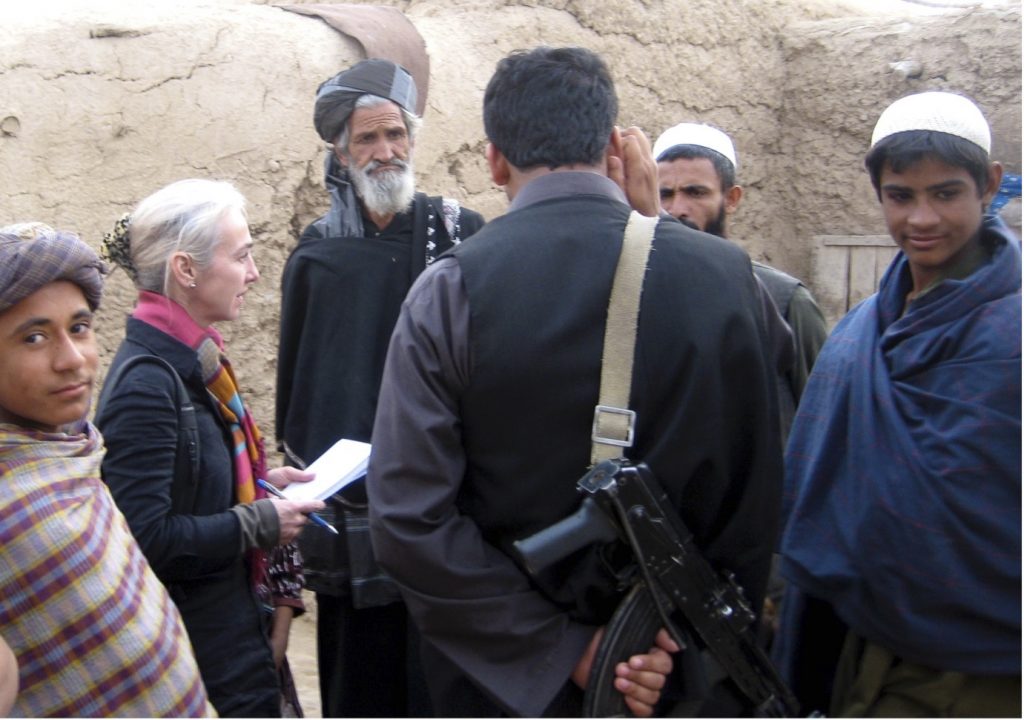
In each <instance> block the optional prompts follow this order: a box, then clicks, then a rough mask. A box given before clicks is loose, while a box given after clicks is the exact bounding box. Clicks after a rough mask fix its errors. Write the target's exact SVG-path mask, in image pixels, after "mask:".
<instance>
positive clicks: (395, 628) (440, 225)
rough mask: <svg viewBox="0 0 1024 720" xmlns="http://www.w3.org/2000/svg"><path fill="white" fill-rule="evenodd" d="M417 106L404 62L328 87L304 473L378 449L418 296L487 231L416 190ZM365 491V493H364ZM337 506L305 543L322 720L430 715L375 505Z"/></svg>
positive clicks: (291, 353)
mask: <svg viewBox="0 0 1024 720" xmlns="http://www.w3.org/2000/svg"><path fill="white" fill-rule="evenodd" d="M416 99H417V88H416V84H415V82H414V81H413V78H412V76H411V75H410V74H409V73H408V72H407V71H406V70H405V68H403V67H401V66H400V65H397V64H395V63H393V62H391V61H390V60H383V59H380V58H371V59H368V60H363V61H361V62H359V63H356V64H355V65H354V66H352V67H351V68H348V69H346V70H343V71H342V72H340V73H338V74H337V75H335V76H334V77H332V78H330V79H328V80H327V81H325V82H324V83H322V84H321V85H320V87H319V88H318V90H317V93H316V101H315V103H314V108H313V125H314V127H315V129H316V132H317V134H318V135H319V136H320V138H321V139H322V140H323V141H324V142H325V143H328V146H327V149H326V152H325V155H324V170H325V174H324V183H325V185H326V187H327V191H328V193H329V195H330V199H331V207H330V209H329V210H328V211H327V213H326V214H324V215H323V216H321V217H320V218H318V219H317V220H315V221H314V222H313V223H312V224H310V225H309V226H308V227H307V228H306V229H305V230H304V231H303V233H302V236H301V237H300V238H299V243H298V245H297V247H296V248H295V249H294V250H293V251H292V254H291V256H290V257H289V258H288V262H287V264H286V265H285V269H284V275H283V277H282V280H281V333H280V344H279V349H278V366H277V396H276V401H277V411H276V423H275V426H276V432H277V443H278V448H279V449H280V450H281V451H282V452H284V453H285V456H286V458H287V459H288V461H289V463H290V464H294V465H297V466H299V467H303V466H305V465H307V464H309V463H310V462H312V461H313V460H315V459H316V458H318V457H319V456H320V455H321V454H322V453H323V452H324V451H325V450H327V449H328V448H330V447H331V446H332V445H333V444H334V443H335V441H337V440H339V439H340V438H348V439H350V440H359V441H363V442H369V440H370V432H371V430H372V428H373V421H374V414H375V411H376V406H377V392H378V389H379V387H380V379H381V373H382V371H383V368H384V357H385V353H386V352H387V345H388V339H389V338H390V336H391V330H392V328H393V327H394V325H395V321H396V319H397V318H398V312H399V309H400V307H401V304H402V300H403V298H404V297H405V294H406V292H407V291H408V290H409V287H410V286H411V285H412V283H413V281H414V280H415V279H416V278H417V276H418V275H419V274H420V273H421V272H422V271H423V269H424V268H425V267H426V266H427V265H430V264H431V263H432V262H433V261H434V259H435V258H436V257H437V256H439V255H440V254H441V253H443V252H444V251H445V250H447V249H448V248H450V247H452V246H454V245H457V244H458V243H459V242H460V241H461V240H462V239H464V238H467V237H469V236H470V235H472V234H473V233H474V232H476V231H477V230H478V229H479V228H480V227H481V226H482V225H483V218H482V217H481V216H480V215H479V214H478V213H476V212H473V211H472V210H469V209H466V208H462V207H460V206H459V203H458V202H457V201H455V200H452V199H450V198H444V197H440V196H432V197H428V196H427V195H426V194H425V193H422V192H416V189H415V178H414V174H413V150H414V147H415V141H416V132H417V130H418V129H419V127H420V124H421V120H420V118H418V117H417V116H416V115H415V114H414V113H415V109H416V107H417V102H416ZM358 485H359V486H360V487H359V488H354V489H353V492H356V493H361V492H362V487H361V486H362V483H359V484H358ZM327 507H328V511H327V513H326V517H327V518H328V520H331V521H333V523H334V525H335V527H337V528H338V529H339V530H342V529H344V532H341V533H340V535H330V534H329V533H316V535H319V537H314V533H304V534H303V535H304V537H302V538H301V539H300V541H299V546H300V549H301V550H302V553H303V556H304V560H305V574H306V580H307V585H308V587H310V588H311V589H312V590H314V591H315V592H316V597H317V612H318V615H317V653H318V662H319V670H320V697H321V704H322V708H323V714H324V717H377V716H381V717H395V716H398V717H402V716H418V715H424V714H429V705H428V702H427V700H426V690H425V689H423V687H424V685H423V681H422V680H421V679H419V677H418V670H416V669H414V670H409V669H408V668H409V663H410V662H412V661H410V660H409V657H408V656H407V653H406V648H407V647H409V648H415V647H416V646H417V645H418V640H417V639H416V638H411V637H407V625H409V623H408V622H407V614H406V610H405V606H404V604H403V603H402V602H401V600H400V598H399V595H398V590H397V588H396V587H395V586H394V584H393V583H392V582H391V581H390V579H388V578H387V577H386V576H385V575H384V574H383V573H381V572H380V570H379V568H378V567H377V566H376V563H375V562H374V559H373V555H372V551H371V548H370V540H369V536H368V533H367V521H366V498H365V496H358V495H356V496H352V495H349V496H348V497H346V498H345V499H344V500H342V501H339V500H338V499H337V498H334V499H331V500H329V501H328V503H327ZM410 631H411V628H410ZM407 661H408V662H407ZM412 666H413V667H414V668H418V662H413V663H412Z"/></svg>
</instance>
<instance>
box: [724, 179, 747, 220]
mask: <svg viewBox="0 0 1024 720" xmlns="http://www.w3.org/2000/svg"><path fill="white" fill-rule="evenodd" d="M742 199H743V188H742V187H740V186H739V185H733V186H732V187H731V188H729V190H728V192H726V193H725V212H726V214H727V215H732V214H733V213H734V212H736V208H738V207H739V206H740V200H742Z"/></svg>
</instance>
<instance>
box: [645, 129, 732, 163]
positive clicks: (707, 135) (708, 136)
mask: <svg viewBox="0 0 1024 720" xmlns="http://www.w3.org/2000/svg"><path fill="white" fill-rule="evenodd" d="M676 145H700V146H701V147H706V148H708V149H709V150H714V151H715V152H717V153H720V154H722V155H724V156H725V157H726V158H727V159H728V160H729V162H731V163H732V166H733V168H735V167H736V150H735V149H734V148H733V146H732V140H730V139H729V136H728V135H726V134H725V133H724V132H722V131H721V130H719V129H718V128H713V127H711V126H710V125H702V124H700V123H679V124H678V125H674V126H672V127H670V128H669V129H668V130H666V131H665V132H663V133H662V134H661V136H660V137H659V138H658V140H657V142H655V143H654V150H653V153H654V159H655V160H657V159H658V157H659V156H660V155H661V154H662V153H663V152H665V151H666V150H670V149H671V148H674V147H675V146H676Z"/></svg>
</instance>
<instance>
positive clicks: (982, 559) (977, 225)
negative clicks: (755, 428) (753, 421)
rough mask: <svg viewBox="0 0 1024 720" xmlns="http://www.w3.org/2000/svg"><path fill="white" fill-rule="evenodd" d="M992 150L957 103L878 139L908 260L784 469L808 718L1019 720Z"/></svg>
mask: <svg viewBox="0 0 1024 720" xmlns="http://www.w3.org/2000/svg"><path fill="white" fill-rule="evenodd" d="M990 142H991V138H990V132H989V127H988V123H987V122H986V121H985V118H984V116H983V115H982V113H981V111H980V110H979V109H978V107H977V106H976V105H975V104H974V103H973V102H971V101H970V100H968V99H967V98H965V97H963V96H961V95H956V94H952V93H947V92H927V93H920V94H916V95H911V96H909V97H905V98H902V99H900V100H897V101H896V102H894V103H893V104H892V105H890V106H889V108H888V109H886V110H885V112H884V113H882V116H881V117H880V118H879V120H878V123H877V125H876V126H875V131H874V134H873V135H872V139H871V149H870V151H869V152H868V154H867V157H866V159H865V165H866V166H867V169H868V173H869V174H870V176H871V182H872V184H873V185H874V188H875V191H876V193H877V195H878V198H879V200H880V202H881V208H882V215H883V217H884V219H885V222H886V225H887V226H888V228H889V232H890V234H891V235H892V238H893V240H894V241H895V242H896V244H897V245H898V246H899V249H900V252H899V253H898V254H897V255H896V257H895V258H894V259H893V261H892V263H891V264H890V266H889V268H888V269H887V270H886V272H885V274H884V275H883V277H882V280H881V283H880V286H879V289H878V292H877V293H876V294H875V295H872V296H871V297H869V298H868V299H867V300H865V301H864V302H863V303H861V304H860V305H858V306H857V307H856V308H854V309H853V310H851V311H850V313H849V314H848V315H847V316H846V317H845V318H843V320H842V321H840V323H839V324H838V325H837V326H836V328H835V330H834V331H833V333H832V335H831V336H830V337H829V339H828V341H827V342H826V343H825V346H824V347H823V348H822V351H821V354H820V355H819V356H818V360H817V362H816V364H815V367H814V371H813V372H812V373H811V378H810V380H809V382H808V384H807V388H806V390H805V392H804V396H803V398H802V400H801V403H800V409H799V412H798V413H797V417H796V421H795V422H794V424H793V429H792V434H791V435H790V442H789V446H788V449H787V455H786V484H787V497H788V499H790V500H791V502H790V504H789V506H788V507H787V508H786V510H787V518H788V521H787V526H786V530H785V533H784V536H783V541H782V555H783V560H782V572H783V575H784V576H785V577H786V578H787V579H788V580H789V585H788V586H787V592H786V599H785V601H784V602H783V605H782V612H783V618H782V628H781V631H780V635H779V639H778V642H777V644H776V646H775V651H776V653H775V656H776V660H777V662H778V664H779V666H780V670H781V671H782V673H783V675H784V676H786V677H787V678H788V679H789V680H790V682H791V684H792V685H793V686H794V690H795V691H796V692H797V694H798V695H799V696H800V697H801V700H802V701H803V702H804V704H805V706H804V710H805V711H810V710H814V709H819V710H823V711H827V712H828V714H829V715H833V716H846V717H850V716H853V717H864V716H873V717H882V716H889V717H893V716H928V717H938V716H942V717H952V716H969V717H985V716H995V717H1010V716H1012V717H1017V716H1019V715H1020V710H1021V684H1020V680H1021V678H1020V672H1021V484H1020V477H1021V475H1020V473H1021V465H1020V463H1021V382H1020V380H1021V251H1020V241H1019V240H1018V239H1017V238H1016V237H1015V236H1014V235H1013V234H1012V233H1011V231H1010V230H1009V229H1008V228H1007V227H1006V225H1005V224H1004V223H1003V221H1002V220H1001V219H1000V218H998V217H986V214H985V210H986V206H987V205H988V203H989V202H990V201H991V199H992V197H993V195H994V193H995V192H996V189H997V188H998V187H999V182H1000V178H1001V175H1002V168H1001V166H1000V165H999V163H996V162H992V160H991V159H990V157H989V149H990ZM829 688H831V689H832V690H831V693H829V692H828V689H829Z"/></svg>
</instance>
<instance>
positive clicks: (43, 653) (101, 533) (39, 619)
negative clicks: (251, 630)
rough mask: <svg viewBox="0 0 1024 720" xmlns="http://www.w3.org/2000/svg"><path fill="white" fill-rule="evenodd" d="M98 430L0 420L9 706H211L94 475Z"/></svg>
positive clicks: (150, 713)
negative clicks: (11, 663)
mask: <svg viewBox="0 0 1024 720" xmlns="http://www.w3.org/2000/svg"><path fill="white" fill-rule="evenodd" d="M102 457H103V443H102V438H101V437H100V435H99V433H98V432H97V431H96V429H95V428H94V427H92V426H91V425H86V426H85V429H84V432H83V433H82V434H79V435H64V434H47V433H42V432H37V431H30V430H26V429H23V428H19V427H16V426H13V425H0V477H2V478H3V480H2V483H3V493H0V636H2V637H3V638H4V640H5V641H6V642H7V643H8V644H9V645H10V646H11V648H12V649H13V651H14V654H15V655H16V656H17V658H18V664H19V668H18V674H19V679H20V685H21V687H20V690H19V692H18V696H17V700H16V702H15V705H14V708H13V710H12V714H13V715H14V716H28V717H76V716H77V717H115V716H121V717H203V716H210V715H212V714H214V710H213V708H212V707H211V706H210V705H209V703H208V702H207V698H206V691H205V690H204V688H203V685H202V681H201V680H200V676H199V669H198V668H197V666H196V661H195V658H194V657H193V655H192V649H191V645H190V643H189V639H188V636H187V635H186V632H185V627H184V625H183V624H182V621H181V616H180V615H179V614H178V610H177V608H176V607H175V606H174V603H172V602H171V599H170V596H169V595H168V594H167V590H166V589H165V588H164V586H163V584H161V582H160V581H159V580H158V579H157V577H156V575H155V574H154V573H153V571H152V569H151V568H150V566H149V563H147V562H146V559H145V557H143V555H142V551H141V550H140V549H139V547H138V545H137V544H136V543H135V540H134V538H133V537H132V535H131V531H130V530H129V529H128V524H127V523H126V522H125V519H124V516H123V515H121V513H120V512H119V511H118V510H117V507H116V506H115V505H114V500H113V498H112V497H111V495H110V492H109V491H108V490H107V486H106V485H104V484H103V482H102V481H101V480H100V461H101V459H102Z"/></svg>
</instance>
